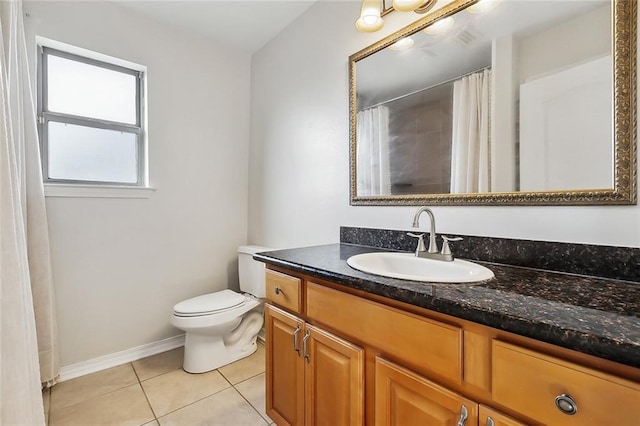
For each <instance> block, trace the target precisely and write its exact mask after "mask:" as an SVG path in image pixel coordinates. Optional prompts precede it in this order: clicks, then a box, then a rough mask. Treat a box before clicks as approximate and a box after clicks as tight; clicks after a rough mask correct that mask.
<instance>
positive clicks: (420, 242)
mask: <svg viewBox="0 0 640 426" xmlns="http://www.w3.org/2000/svg"><path fill="white" fill-rule="evenodd" d="M407 235H408V236H410V237H413V238H417V239H418V246H417V247H416V256H417V255H418V253H420V252H421V251H427V248H426V247H425V246H424V234H413V233H411V232H407Z"/></svg>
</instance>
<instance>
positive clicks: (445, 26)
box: [423, 16, 454, 35]
mask: <svg viewBox="0 0 640 426" xmlns="http://www.w3.org/2000/svg"><path fill="white" fill-rule="evenodd" d="M453 22H454V20H453V17H451V16H449V17H447V18H444V19H440V20H438V21H436V22H434V23H433V24H431V25H429V26H428V27H427V28H425V29H424V30H423V31H424V32H425V33H427V34H431V35H440V34H444V33H446V32H447V31H449V29H450V28H451V27H453Z"/></svg>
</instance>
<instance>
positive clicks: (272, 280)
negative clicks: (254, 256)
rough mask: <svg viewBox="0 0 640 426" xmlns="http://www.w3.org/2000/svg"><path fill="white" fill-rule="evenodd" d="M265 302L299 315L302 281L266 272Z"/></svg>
mask: <svg viewBox="0 0 640 426" xmlns="http://www.w3.org/2000/svg"><path fill="white" fill-rule="evenodd" d="M265 273H266V280H265V281H266V283H265V284H266V287H267V300H269V301H271V302H273V303H274V304H276V305H278V306H282V307H283V308H285V309H288V310H290V311H291V312H295V313H300V312H301V311H300V308H301V307H302V280H300V278H295V277H292V276H289V275H285V274H281V273H280V272H276V271H271V270H269V269H267V270H266V272H265Z"/></svg>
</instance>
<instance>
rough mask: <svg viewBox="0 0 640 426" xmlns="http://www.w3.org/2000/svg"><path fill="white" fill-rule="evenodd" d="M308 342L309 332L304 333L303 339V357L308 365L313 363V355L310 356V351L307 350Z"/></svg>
mask: <svg viewBox="0 0 640 426" xmlns="http://www.w3.org/2000/svg"><path fill="white" fill-rule="evenodd" d="M307 340H309V330H307V331H306V332H305V333H304V337H303V338H302V355H303V356H304V359H305V360H307V364H309V363H310V362H311V355H309V351H308V350H307V349H308V348H307Z"/></svg>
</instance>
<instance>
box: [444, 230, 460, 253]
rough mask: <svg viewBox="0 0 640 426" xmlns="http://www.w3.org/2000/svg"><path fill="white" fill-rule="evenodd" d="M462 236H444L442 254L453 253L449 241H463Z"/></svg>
mask: <svg viewBox="0 0 640 426" xmlns="http://www.w3.org/2000/svg"><path fill="white" fill-rule="evenodd" d="M463 239H464V238H462V237H447V236H445V235H443V236H442V251H441V252H440V254H451V247H449V241H462V240H463Z"/></svg>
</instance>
